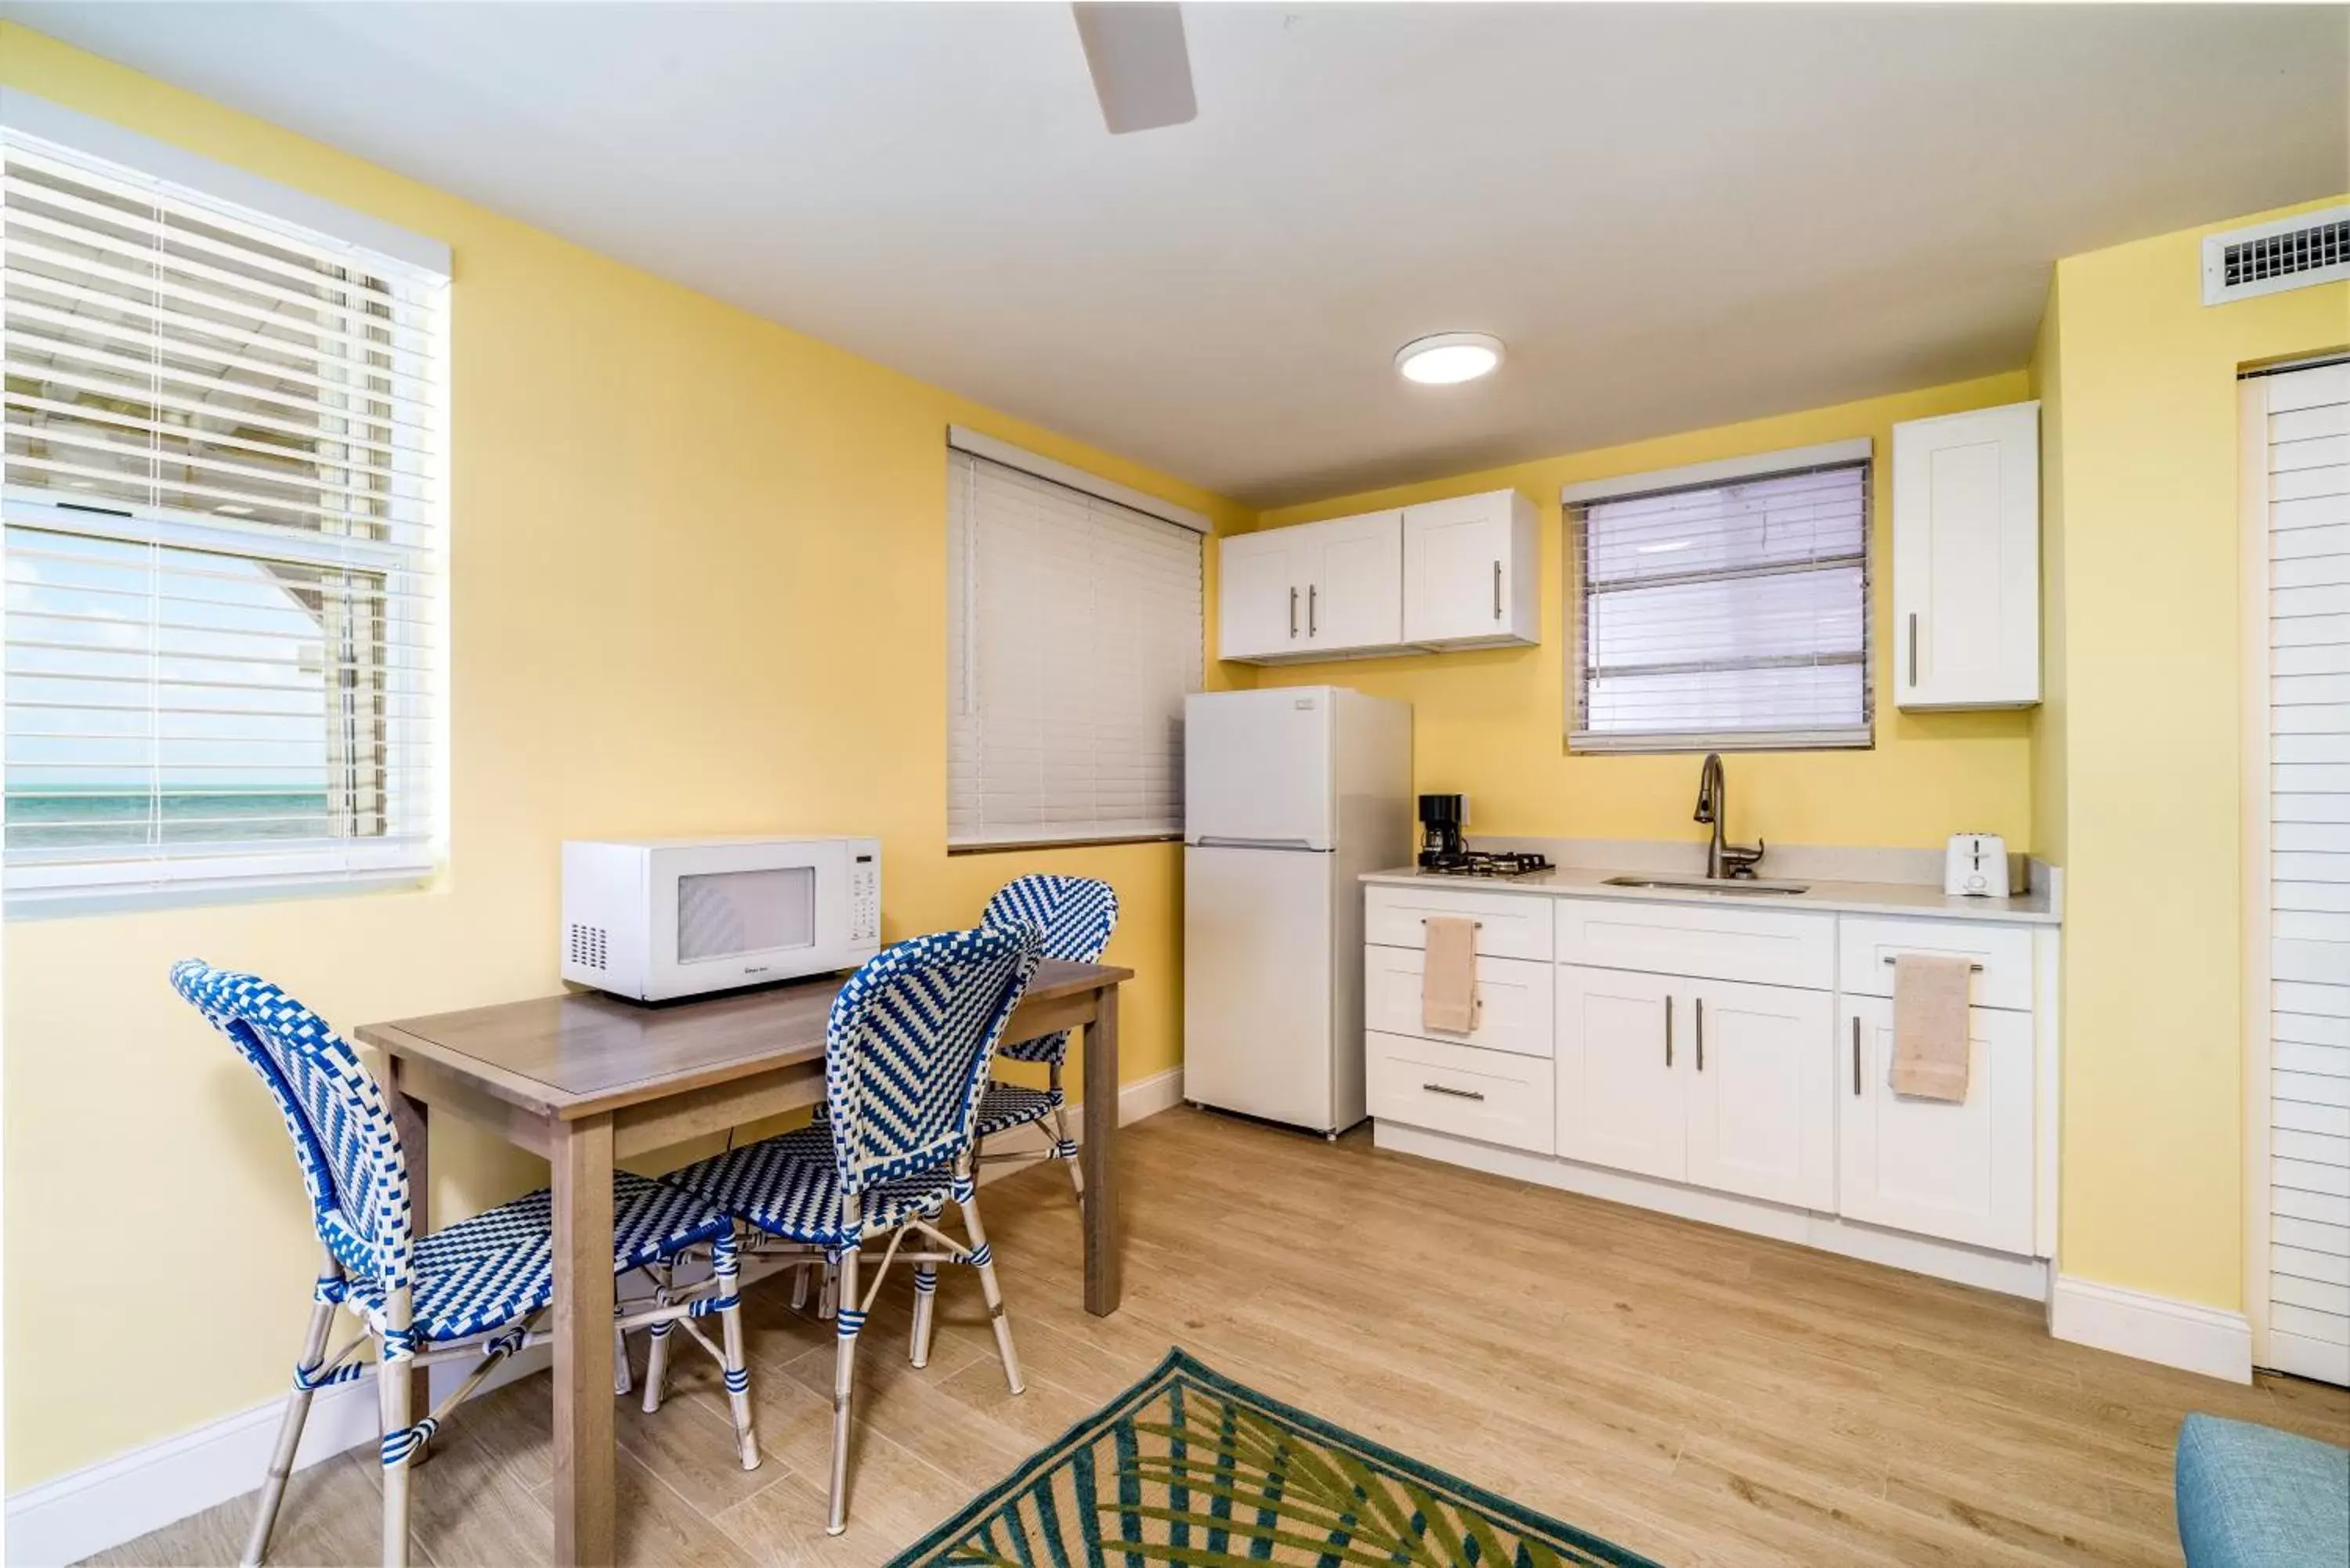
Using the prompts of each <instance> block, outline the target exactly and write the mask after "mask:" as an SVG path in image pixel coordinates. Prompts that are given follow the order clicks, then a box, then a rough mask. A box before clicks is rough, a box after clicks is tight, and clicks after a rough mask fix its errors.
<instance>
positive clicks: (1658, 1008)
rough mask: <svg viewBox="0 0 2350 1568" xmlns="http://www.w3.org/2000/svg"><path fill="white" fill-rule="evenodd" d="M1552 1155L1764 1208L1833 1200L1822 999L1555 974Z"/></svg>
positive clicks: (1578, 972) (1653, 979)
mask: <svg viewBox="0 0 2350 1568" xmlns="http://www.w3.org/2000/svg"><path fill="white" fill-rule="evenodd" d="M1557 1011H1558V1152H1559V1153H1560V1154H1562V1155H1564V1156H1565V1157H1567V1158H1570V1159H1580V1160H1585V1161H1587V1162H1589V1163H1591V1164H1593V1165H1604V1166H1607V1167H1609V1168H1612V1169H1617V1170H1629V1171H1633V1172H1636V1173H1638V1174H1639V1175H1642V1176H1655V1177H1661V1178H1663V1179H1666V1180H1669V1181H1686V1182H1690V1183H1691V1184H1693V1185H1695V1186H1699V1187H1708V1188H1712V1189H1716V1190H1718V1191H1722V1192H1734V1193H1738V1194H1741V1195H1742V1196H1744V1197H1749V1198H1761V1199H1768V1200H1770V1201H1772V1202H1776V1203H1789V1204H1794V1205H1798V1206H1801V1207H1804V1208H1809V1209H1818V1210H1826V1209H1827V1208H1829V1207H1830V1206H1831V1205H1832V1204H1833V1203H1834V1202H1835V1099H1834V1096H1833V1094H1832V1092H1831V1087H1830V1082H1829V1080H1830V1077H1831V1075H1832V1073H1833V1070H1834V1069H1833V1063H1832V1061H1831V1059H1830V1052H1829V1040H1828V1028H1829V1023H1830V1021H1831V1019H1832V1018H1833V1016H1834V1012H1835V1005H1834V1002H1832V1000H1831V999H1830V997H1829V996H1828V995H1827V993H1826V992H1815V991H1796V990H1792V989H1789V988H1787V987H1783V986H1770V985H1742V984H1738V983H1736V982H1733V981H1714V980H1690V979H1686V978H1682V977H1678V976H1672V975H1660V974H1643V973H1640V972H1638V971H1626V970H1601V969H1583V968H1578V967H1576V966H1574V965H1565V966H1562V967H1561V968H1560V970H1559V971H1558V1007H1557Z"/></svg>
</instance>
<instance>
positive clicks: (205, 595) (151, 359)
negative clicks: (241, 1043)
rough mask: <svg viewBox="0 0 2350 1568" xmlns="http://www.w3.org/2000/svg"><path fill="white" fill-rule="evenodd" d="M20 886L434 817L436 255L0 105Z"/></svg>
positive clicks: (81, 891)
mask: <svg viewBox="0 0 2350 1568" xmlns="http://www.w3.org/2000/svg"><path fill="white" fill-rule="evenodd" d="M0 281H4V282H5V305H0V359H5V367H6V383H5V416H0V427H4V428H5V455H0V516H4V517H5V580H6V607H7V613H6V630H5V660H6V664H5V713H6V756H5V770H6V789H5V870H6V887H7V892H8V899H9V904H10V907H11V908H12V909H25V908H28V907H37V906H39V905H40V904H43V903H45V902H49V903H54V902H59V901H63V902H68V903H76V904H78V903H84V902H90V901H97V902H106V901H114V900H124V899H129V900H136V899H138V898H149V897H152V896H153V895H154V894H156V893H157V892H159V891H162V892H169V893H174V894H187V893H191V892H199V891H203V892H210V891H223V892H225V891H228V890H233V889H238V888H257V887H258V888H266V887H273V886H284V885H289V884H301V883H307V882H321V881H323V882H328V883H348V882H356V881H374V880H381V879H387V878H394V877H414V876H417V875H420V874H421V873H423V872H425V871H427V870H429V869H430V867H431V866H432V857H433V855H434V853H435V844H436V840H437V838H438V836H439V835H438V824H437V822H436V820H435V818H436V813H437V810H438V805H437V800H438V795H439V791H438V789H437V788H436V770H435V759H434V755H433V753H434V749H435V733H436V724H435V719H436V714H435V711H434V704H435V692H436V691H437V682H436V680H435V676H434V667H435V659H436V658H437V653H436V649H437V648H438V646H439V643H440V639H439V637H438V635H437V632H436V628H437V625H438V618H439V616H440V613H441V602H442V595H441V591H440V585H441V581H442V576H441V566H440V563H441V561H442V554H443V552H442V538H441V537H440V526H439V524H440V519H441V504H442V487H443V483H444V466H445V464H444V456H443V454H444V452H445V450H446V448H445V442H444V438H443V432H442V407H443V400H442V386H443V370H444V367H445V364H446V344H445V336H444V325H445V316H444V310H443V302H444V296H445V295H446V286H447V278H446V276H445V275H442V274H440V273H438V272H435V271H432V270H429V269H424V268H420V267H418V266H415V265H411V264H409V263H405V262H399V261H393V260H390V259H389V258H385V257H381V256H377V255H373V254H369V253H366V252H362V251H359V250H357V249H355V248H354V247H352V246H350V245H348V244H344V243H342V242H339V241H337V240H334V239H332V238H329V237H328V236H325V235H321V234H314V233H311V232H308V231H307V230H303V229H299V228H296V227H294V226H292V225H289V224H287V223H285V222H283V221H281V220H278V219H275V218H269V217H265V216H263V215H261V214H258V213H254V212H250V211H247V210H244V209H242V208H238V207H234V206H231V205H227V204H225V203H222V202H215V201H212V200H208V199H206V198H205V197H203V196H202V195H200V194H198V193H196V192H191V191H188V190H186V189H184V188H182V187H180V186H176V185H172V184H167V183H165V182H161V181H159V180H155V179H151V178H148V177H146V176H144V175H141V174H140V173H139V172H136V171H131V170H130V169H127V168H124V167H121V166H120V165H116V164H112V163H107V162H102V161H96V160H92V159H88V158H85V157H82V156H80V155H78V154H76V153H73V152H70V151H67V150H65V149H63V148H59V147H57V146H54V145H51V144H48V143H46V142H43V141H39V140H35V139H32V138H29V137H26V136H24V135H22V134H19V133H16V132H12V131H0Z"/></svg>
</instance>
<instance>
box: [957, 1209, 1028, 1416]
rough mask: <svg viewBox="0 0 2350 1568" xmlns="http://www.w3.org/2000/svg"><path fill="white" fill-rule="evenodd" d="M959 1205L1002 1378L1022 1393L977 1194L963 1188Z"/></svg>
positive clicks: (1008, 1320)
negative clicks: (1000, 1357)
mask: <svg viewBox="0 0 2350 1568" xmlns="http://www.w3.org/2000/svg"><path fill="white" fill-rule="evenodd" d="M966 1190H967V1191H968V1193H969V1195H968V1196H965V1197H962V1198H961V1199H959V1201H960V1202H961V1203H962V1228H963V1230H964V1231H965V1232H966V1233H967V1234H969V1236H970V1237H971V1258H970V1260H969V1261H970V1262H971V1264H972V1267H973V1268H976V1269H977V1270H978V1271H979V1288H980V1291H981V1293H983V1294H984V1295H985V1296H986V1297H987V1316H988V1320H989V1321H990V1322H991V1323H993V1324H994V1325H995V1350H996V1354H997V1355H1000V1356H1002V1357H1003V1381H1004V1382H1005V1383H1007V1384H1009V1385H1010V1386H1011V1388H1012V1391H1013V1392H1014V1394H1018V1393H1022V1392H1024V1387H1023V1386H1022V1384H1021V1381H1020V1356H1019V1355H1018V1353H1016V1352H1015V1351H1014V1350H1013V1348H1012V1320H1011V1319H1010V1318H1008V1317H1006V1316H1004V1314H1003V1291H1002V1290H1000V1289H999V1288H997V1286H996V1283H995V1254H994V1253H993V1252H992V1251H989V1250H988V1246H987V1231H985V1230H984V1229H983V1228H982V1227H981V1225H980V1222H979V1195H978V1193H977V1191H976V1190H975V1189H966Z"/></svg>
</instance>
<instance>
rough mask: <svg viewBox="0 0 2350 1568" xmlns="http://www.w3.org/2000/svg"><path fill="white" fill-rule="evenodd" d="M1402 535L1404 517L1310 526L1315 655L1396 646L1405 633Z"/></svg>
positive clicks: (1309, 624)
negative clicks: (1313, 556) (1312, 563)
mask: <svg viewBox="0 0 2350 1568" xmlns="http://www.w3.org/2000/svg"><path fill="white" fill-rule="evenodd" d="M1402 530H1403V514H1402V513H1400V512H1368V513H1365V514H1363V515H1362V516H1360V517H1338V518H1334V519H1332V520H1331V521H1330V522H1327V523H1309V524H1306V525H1305V530H1304V532H1305V533H1308V534H1311V535H1314V538H1313V539H1312V541H1311V542H1310V545H1309V547H1310V548H1312V549H1313V550H1314V552H1315V568H1314V574H1313V576H1312V578H1311V579H1310V580H1309V581H1308V583H1307V585H1306V588H1305V642H1306V646H1307V647H1308V648H1309V649H1312V650H1313V651H1314V652H1315V653H1355V652H1359V651H1361V650H1363V649H1374V648H1378V649H1386V648H1392V647H1394V646H1395V644H1396V642H1397V641H1398V640H1399V638H1400V637H1401V635H1402V632H1403V544H1402ZM1281 531H1282V532H1284V533H1286V532H1287V531H1288V530H1286V529H1284V530H1281Z"/></svg>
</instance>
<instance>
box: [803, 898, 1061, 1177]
mask: <svg viewBox="0 0 2350 1568" xmlns="http://www.w3.org/2000/svg"><path fill="white" fill-rule="evenodd" d="M1043 943H1044V933H1043V932H1042V931H1040V930H1039V929H1037V928H1036V927H1035V926H1034V925H1018V926H998V927H993V928H983V929H979V930H975V931H941V932H940V933H939V934H938V935H936V936H929V937H916V938H914V939H912V940H910V941H903V942H899V944H898V945H897V946H896V947H893V948H891V949H889V950H888V951H886V952H883V953H880V954H879V955H877V956H876V957H874V958H871V959H868V960H867V961H866V962H865V966H864V967H863V968H862V969H859V970H858V971H857V972H856V973H855V974H853V975H851V976H849V978H848V983H847V984H846V985H844V986H842V987H841V988H840V995H839V997H838V998H837V999H836V1000H835V1001H834V1002H833V1004H832V1017H831V1020H830V1023H828V1025H827V1028H826V1032H825V1055H824V1077H825V1096H826V1098H827V1101H829V1103H830V1120H831V1123H832V1147H833V1158H835V1159H836V1160H837V1162H838V1164H839V1170H840V1189H841V1190H842V1191H843V1192H844V1193H847V1194H850V1195H852V1196H854V1195H856V1194H858V1193H861V1192H863V1191H865V1190H866V1189H868V1188H870V1187H872V1186H875V1185H876V1184H878V1183H880V1182H884V1181H889V1180H891V1179H895V1178H898V1177H901V1176H910V1175H912V1174H914V1173H915V1172H917V1171H922V1170H928V1169H930V1168H932V1167H934V1166H938V1165H941V1164H943V1163H945V1162H947V1161H949V1160H952V1159H955V1158H959V1157H961V1156H962V1153H963V1152H964V1151H965V1150H967V1149H968V1148H970V1147H971V1141H972V1127H973V1126H974V1125H975V1121H976V1118H977V1116H978V1112H979V1098H980V1095H981V1094H982V1093H983V1091H984V1090H985V1088H986V1086H987V1064H988V1060H989V1058H990V1057H992V1056H993V1054H995V1043H996V1041H997V1039H998V1038H999V1037H1001V1036H1002V1034H1003V1025H1004V1023H1006V1022H1007V1021H1008V1020H1009V1019H1010V1018H1011V1016H1012V1012H1013V1009H1014V1008H1016V1007H1018V1006H1019V1005H1020V998H1021V996H1022V994H1023V993H1024V992H1026V991H1027V989H1028V977H1029V976H1030V975H1032V974H1034V973H1035V972H1036V961H1037V958H1038V957H1039V950H1040V949H1041V948H1042V946H1043Z"/></svg>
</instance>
